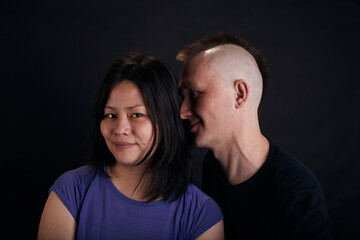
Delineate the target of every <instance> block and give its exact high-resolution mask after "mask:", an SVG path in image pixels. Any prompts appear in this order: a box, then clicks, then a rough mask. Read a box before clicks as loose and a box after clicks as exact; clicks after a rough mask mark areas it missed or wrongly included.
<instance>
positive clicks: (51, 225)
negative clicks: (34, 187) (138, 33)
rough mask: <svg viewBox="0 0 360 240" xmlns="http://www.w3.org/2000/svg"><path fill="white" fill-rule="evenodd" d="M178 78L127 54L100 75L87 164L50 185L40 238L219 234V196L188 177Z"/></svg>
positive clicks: (217, 236)
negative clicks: (208, 193) (91, 150)
mask: <svg viewBox="0 0 360 240" xmlns="http://www.w3.org/2000/svg"><path fill="white" fill-rule="evenodd" d="M179 106H180V100H179V97H178V92H177V87H176V81H175V79H174V77H173V76H172V74H171V72H170V70H169V68H168V66H167V65H166V64H165V63H164V62H163V61H161V60H160V59H157V58H154V57H146V56H142V55H140V54H131V55H129V56H127V57H123V58H121V59H119V60H118V61H116V62H115V63H114V64H113V65H112V67H111V68H110V69H109V71H108V73H107V74H106V76H105V78H104V80H103V81H102V83H101V85H100V87H99V89H98V93H97V97H96V106H95V119H96V121H95V131H94V140H95V141H94V154H93V162H92V164H91V165H87V166H83V167H80V168H77V169H75V170H71V171H68V172H66V173H65V174H63V175H62V176H60V177H59V178H58V179H57V180H56V182H55V183H54V185H53V186H52V187H51V188H50V194H49V197H48V200H47V202H46V204H45V207H44V210H43V213H42V216H41V220H40V225H39V234H38V239H75V238H77V239H223V221H222V218H223V217H222V214H221V211H220V209H219V207H218V206H217V205H216V203H215V202H214V201H213V200H212V199H210V198H209V197H208V196H206V195H205V194H203V193H202V192H201V191H200V190H198V189H197V188H196V187H195V186H194V185H192V184H191V183H190V175H191V170H190V169H191V164H190V160H189V150H190V147H189V145H188V141H187V136H186V135H185V133H184V128H183V125H182V122H181V120H180V116H179Z"/></svg>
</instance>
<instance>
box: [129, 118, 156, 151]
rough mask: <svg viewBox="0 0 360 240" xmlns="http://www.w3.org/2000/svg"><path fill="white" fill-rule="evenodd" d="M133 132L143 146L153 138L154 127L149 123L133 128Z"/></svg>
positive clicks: (148, 143)
mask: <svg viewBox="0 0 360 240" xmlns="http://www.w3.org/2000/svg"><path fill="white" fill-rule="evenodd" d="M133 129H134V130H133V134H134V135H135V136H137V137H138V138H139V140H140V141H141V144H142V145H143V146H146V145H150V144H151V143H152V140H153V138H154V129H153V127H152V124H151V123H145V124H143V125H142V126H138V127H135V128H133Z"/></svg>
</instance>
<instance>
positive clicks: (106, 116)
mask: <svg viewBox="0 0 360 240" xmlns="http://www.w3.org/2000/svg"><path fill="white" fill-rule="evenodd" d="M104 118H110V119H112V118H116V115H115V114H113V113H108V114H105V116H104Z"/></svg>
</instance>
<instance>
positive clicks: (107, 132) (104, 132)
mask: <svg viewBox="0 0 360 240" xmlns="http://www.w3.org/2000/svg"><path fill="white" fill-rule="evenodd" d="M100 131H101V134H102V136H103V137H104V139H105V140H106V138H107V137H108V136H109V135H110V130H109V124H107V123H106V122H104V121H101V123H100Z"/></svg>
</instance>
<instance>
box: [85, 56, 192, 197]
mask: <svg viewBox="0 0 360 240" xmlns="http://www.w3.org/2000/svg"><path fill="white" fill-rule="evenodd" d="M124 80H129V81H131V82H133V83H135V84H136V85H137V86H138V87H139V89H140V91H141V93H142V95H143V97H144V100H145V105H146V107H147V109H148V111H149V115H150V118H151V121H152V124H153V126H154V133H155V134H154V139H153V143H152V146H151V148H150V149H149V151H148V153H147V154H146V156H145V157H144V158H143V160H142V161H141V162H140V163H139V164H141V163H142V162H143V161H145V160H146V159H147V158H148V157H149V155H150V153H151V152H152V151H153V150H154V148H156V149H155V151H154V153H153V154H152V156H151V161H150V162H149V165H148V166H147V169H146V171H145V172H148V171H149V172H151V176H152V177H151V183H150V188H149V191H148V193H147V195H146V196H145V197H146V198H147V199H149V201H153V200H156V199H158V198H159V197H162V198H163V199H171V200H175V199H177V198H178V197H180V195H181V194H182V193H183V192H184V191H185V190H186V188H187V186H188V185H189V183H190V178H191V159H190V151H191V147H190V146H191V145H190V139H189V134H188V133H187V132H186V131H185V127H184V124H183V122H182V120H181V119H180V104H181V99H180V96H179V94H178V89H177V82H176V80H175V78H174V76H173V74H172V73H171V70H170V68H169V66H168V65H167V64H166V63H165V62H164V61H162V60H161V59H159V58H156V57H151V56H144V55H142V54H139V53H132V54H130V55H128V56H125V57H121V58H120V59H118V60H117V61H115V62H114V63H113V65H112V66H111V67H110V69H109V70H108V72H107V73H106V75H105V78H104V79H103V81H102V82H101V84H100V86H99V88H98V92H97V95H96V101H95V125H94V142H93V144H94V146H93V150H94V152H93V156H92V165H93V166H94V167H96V168H98V169H100V170H101V171H102V172H103V173H104V174H106V173H105V172H104V167H105V166H112V165H114V164H115V163H116V160H115V158H114V157H113V155H112V154H111V152H110V151H109V149H108V147H107V145H106V142H105V140H104V138H103V136H102V134H101V130H100V123H101V121H102V120H103V118H104V108H105V105H106V103H107V101H108V98H109V95H110V92H111V90H112V89H113V88H114V87H115V85H116V84H118V83H119V82H121V81H124ZM106 175H107V174H106ZM140 181H141V180H140Z"/></svg>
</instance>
